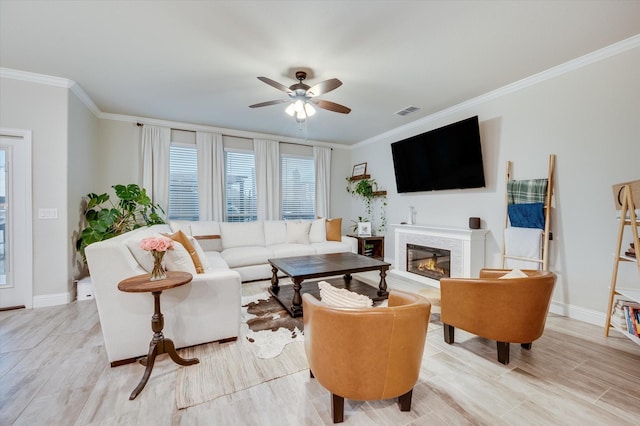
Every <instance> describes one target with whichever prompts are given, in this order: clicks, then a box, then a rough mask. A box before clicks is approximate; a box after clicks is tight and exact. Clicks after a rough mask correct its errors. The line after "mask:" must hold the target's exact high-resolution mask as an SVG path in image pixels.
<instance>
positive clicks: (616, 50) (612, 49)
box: [351, 34, 640, 149]
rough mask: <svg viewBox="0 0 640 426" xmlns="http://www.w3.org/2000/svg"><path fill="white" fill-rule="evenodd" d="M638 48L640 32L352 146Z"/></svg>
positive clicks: (422, 125) (418, 126)
mask: <svg viewBox="0 0 640 426" xmlns="http://www.w3.org/2000/svg"><path fill="white" fill-rule="evenodd" d="M638 47H640V34H636V35H635V36H632V37H629V38H627V39H625V40H622V41H620V42H618V43H614V44H612V45H609V46H607V47H604V48H602V49H599V50H595V51H593V52H591V53H588V54H586V55H584V56H580V57H579V58H576V59H573V60H571V61H567V62H565V63H563V64H560V65H557V66H555V67H553V68H549V69H547V70H545V71H541V72H539V73H537V74H534V75H532V76H530V77H526V78H523V79H522V80H518V81H515V82H513V83H510V84H507V85H506V86H503V87H501V88H499V89H496V90H493V91H491V92H488V93H485V94H483V95H480V96H477V97H475V98H471V99H469V100H466V101H464V102H461V103H459V104H457V105H454V106H452V107H450V108H446V109H443V110H441V111H438V112H435V113H433V114H430V115H428V116H426V117H423V118H421V119H418V120H416V121H412V122H410V123H407V124H405V125H403V126H400V127H396V128H394V129H392V130H389V131H388V132H385V133H381V134H379V135H376V136H373V137H371V138H369V139H365V140H363V141H361V142H358V143H357V144H354V145H351V149H357V148H361V147H363V146H366V145H370V144H372V143H375V142H380V141H385V140H389V139H394V140H395V139H396V138H398V137H400V135H405V134H407V133H411V132H412V131H423V130H422V129H424V128H426V127H428V125H429V124H430V123H432V122H435V121H438V120H440V119H442V118H444V117H447V116H449V115H451V114H454V113H456V112H458V111H462V110H466V109H469V108H472V107H474V106H476V105H480V104H483V103H485V102H489V101H491V100H493V99H497V98H500V97H502V96H506V95H508V94H511V93H515V92H517V91H520V90H522V89H525V88H527V87H531V86H534V85H536V84H538V83H541V82H543V81H547V80H551V79H553V78H555V77H558V76H561V75H563V74H566V73H568V72H571V71H575V70H577V69H580V68H582V67H584V66H587V65H591V64H594V63H596V62H599V61H602V60H605V59H607V58H610V57H612V56H615V55H618V54H620V53H623V52H626V51H628V50H631V49H636V48H638Z"/></svg>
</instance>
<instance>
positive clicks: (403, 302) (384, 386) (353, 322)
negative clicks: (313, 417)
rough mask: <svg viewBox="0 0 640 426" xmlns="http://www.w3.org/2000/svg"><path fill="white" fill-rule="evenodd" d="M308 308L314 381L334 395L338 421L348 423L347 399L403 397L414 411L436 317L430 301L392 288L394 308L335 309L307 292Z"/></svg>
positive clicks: (304, 298)
mask: <svg viewBox="0 0 640 426" xmlns="http://www.w3.org/2000/svg"><path fill="white" fill-rule="evenodd" d="M302 306H303V310H302V311H303V313H304V318H303V320H304V345H305V350H306V353H307V358H308V361H309V367H310V370H311V377H315V378H316V379H317V380H318V382H320V384H321V385H322V386H324V387H325V388H326V389H327V390H329V391H330V392H331V394H332V400H331V411H332V414H333V422H334V423H340V422H342V421H343V420H344V398H348V399H354V400H358V401H370V400H380V399H389V398H396V397H398V402H399V404H400V409H401V410H402V411H410V410H411V393H412V390H413V386H414V385H415V384H416V382H417V381H418V375H419V374H420V365H421V364H422V355H423V352H424V344H425V340H426V337H427V326H428V323H429V316H430V313H431V305H430V304H429V302H428V301H427V300H426V299H425V298H423V297H422V296H419V295H417V294H413V293H406V292H403V291H397V290H392V291H391V292H390V293H389V304H388V307H379V308H376V307H374V308H333V307H329V306H326V305H324V304H322V303H321V302H320V301H318V299H316V298H315V297H313V296H312V295H310V294H308V293H306V294H304V295H303V296H302Z"/></svg>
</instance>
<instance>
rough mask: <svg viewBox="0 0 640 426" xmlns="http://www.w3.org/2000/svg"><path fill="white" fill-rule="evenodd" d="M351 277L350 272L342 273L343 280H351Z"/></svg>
mask: <svg viewBox="0 0 640 426" xmlns="http://www.w3.org/2000/svg"><path fill="white" fill-rule="evenodd" d="M351 278H352V277H351V274H349V273H346V274H344V280H345V281H346V282H350V281H351Z"/></svg>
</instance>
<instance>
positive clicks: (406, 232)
mask: <svg viewBox="0 0 640 426" xmlns="http://www.w3.org/2000/svg"><path fill="white" fill-rule="evenodd" d="M394 227H395V241H394V243H395V244H394V251H395V253H394V255H395V258H394V259H395V263H394V265H395V267H394V268H392V269H391V270H390V271H389V273H390V274H397V275H399V276H401V277H403V278H407V279H410V280H413V281H417V282H419V283H421V284H425V285H428V286H432V287H439V286H440V281H439V280H440V278H442V276H438V277H432V276H431V275H427V274H425V273H423V271H420V267H419V266H417V265H411V263H412V262H410V261H409V252H410V251H412V250H410V249H409V248H410V247H413V246H417V247H426V248H427V249H429V250H433V249H434V248H435V257H436V259H434V260H432V261H431V263H435V264H436V265H438V267H442V266H447V268H448V269H449V270H448V272H447V275H443V276H447V277H451V278H459V277H477V276H478V273H479V272H480V269H481V268H483V267H484V244H485V235H486V234H487V232H488V231H487V230H486V229H469V228H454V227H447V226H431V225H402V224H401V225H394ZM411 256H412V260H418V259H420V258H422V259H426V260H428V259H433V257H434V252H431V251H428V252H426V253H425V252H423V251H422V249H421V250H419V251H418V253H414V254H412V255H411ZM412 268H413V270H412ZM416 269H417V270H416ZM422 269H425V267H424V265H423V266H422ZM442 269H444V268H442Z"/></svg>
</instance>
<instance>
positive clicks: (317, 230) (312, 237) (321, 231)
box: [309, 218, 327, 243]
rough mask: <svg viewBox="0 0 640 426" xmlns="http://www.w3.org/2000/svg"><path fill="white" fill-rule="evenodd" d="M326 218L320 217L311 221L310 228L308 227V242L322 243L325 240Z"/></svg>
mask: <svg viewBox="0 0 640 426" xmlns="http://www.w3.org/2000/svg"><path fill="white" fill-rule="evenodd" d="M325 222H326V219H324V218H321V219H317V220H314V221H313V222H311V229H309V242H310V243H322V242H324V241H327V229H326V225H325Z"/></svg>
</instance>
